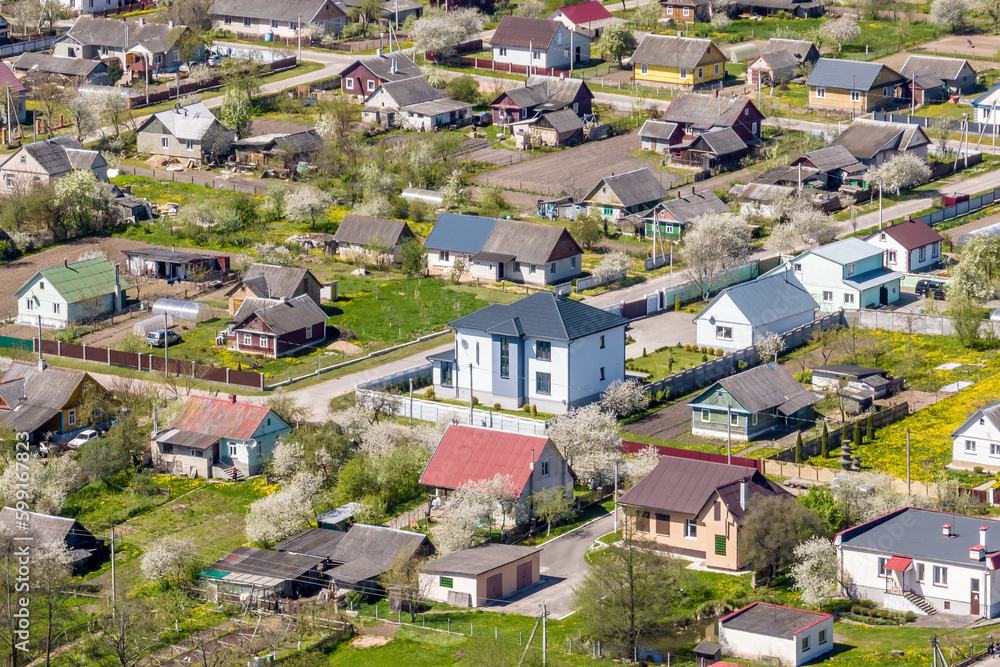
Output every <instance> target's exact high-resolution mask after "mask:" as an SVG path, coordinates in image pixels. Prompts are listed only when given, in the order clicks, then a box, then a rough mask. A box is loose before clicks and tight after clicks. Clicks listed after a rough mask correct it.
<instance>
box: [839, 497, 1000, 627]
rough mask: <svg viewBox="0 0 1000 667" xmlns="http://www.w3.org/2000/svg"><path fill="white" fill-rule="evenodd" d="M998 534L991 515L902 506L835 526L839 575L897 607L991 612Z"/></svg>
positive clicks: (996, 587) (997, 587) (994, 609)
mask: <svg viewBox="0 0 1000 667" xmlns="http://www.w3.org/2000/svg"><path fill="white" fill-rule="evenodd" d="M997 535H1000V522H998V521H995V520H993V519H991V518H986V517H981V516H965V515H962V514H954V513H952V512H940V511H936V510H928V509H920V508H916V507H903V508H901V509H898V510H896V511H894V512H890V513H888V514H886V515H884V516H881V517H879V518H877V519H873V520H872V521H868V522H865V523H863V524H861V525H858V526H854V527H853V528H848V529H847V530H842V531H840V532H839V533H837V536H836V537H835V538H834V542H833V543H834V546H835V547H836V549H837V564H838V575H837V581H838V582H843V581H846V580H848V579H849V580H850V582H851V583H852V585H853V587H854V591H855V592H856V594H857V595H858V596H859V597H862V598H865V599H868V600H873V601H875V602H877V603H880V604H881V605H882V606H884V607H885V608H886V609H892V610H894V611H899V612H907V611H912V612H913V613H915V614H917V615H918V616H926V615H931V614H937V613H946V614H957V615H962V616H972V617H978V618H996V617H997V616H998V615H1000V577H998V575H997V569H998V566H1000V549H997V541H996V540H997V539H998V538H997Z"/></svg>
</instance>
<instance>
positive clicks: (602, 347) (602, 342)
mask: <svg viewBox="0 0 1000 667" xmlns="http://www.w3.org/2000/svg"><path fill="white" fill-rule="evenodd" d="M600 348H601V349H602V350H603V349H604V334H601V338H600Z"/></svg>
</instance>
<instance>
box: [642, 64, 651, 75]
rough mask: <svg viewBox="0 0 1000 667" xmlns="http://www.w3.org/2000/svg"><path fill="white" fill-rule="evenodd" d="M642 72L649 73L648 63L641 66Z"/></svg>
mask: <svg viewBox="0 0 1000 667" xmlns="http://www.w3.org/2000/svg"><path fill="white" fill-rule="evenodd" d="M640 72H641V73H642V74H649V65H647V64H646V63H643V64H642V67H641V68H640Z"/></svg>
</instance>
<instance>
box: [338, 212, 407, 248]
mask: <svg viewBox="0 0 1000 667" xmlns="http://www.w3.org/2000/svg"><path fill="white" fill-rule="evenodd" d="M372 237H375V238H378V239H380V240H381V241H382V242H383V243H385V244H386V245H388V246H389V247H390V248H391V247H393V246H395V245H398V244H399V243H402V242H403V240H404V239H412V238H414V235H413V232H412V231H410V226H409V225H407V224H406V223H405V222H403V221H401V220H388V219H386V218H374V217H372V216H368V215H354V214H353V213H349V214H347V215H345V216H344V219H343V221H341V223H340V226H339V227H337V233H336V234H334V236H333V240H334V241H336V242H337V243H350V244H355V245H365V244H366V243H368V242H369V241H370V240H371V239H372Z"/></svg>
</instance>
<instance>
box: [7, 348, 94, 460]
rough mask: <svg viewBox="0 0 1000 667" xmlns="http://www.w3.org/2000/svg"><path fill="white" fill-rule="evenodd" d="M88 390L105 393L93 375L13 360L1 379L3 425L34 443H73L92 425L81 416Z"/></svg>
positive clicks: (41, 363) (39, 363) (42, 363)
mask: <svg viewBox="0 0 1000 667" xmlns="http://www.w3.org/2000/svg"><path fill="white" fill-rule="evenodd" d="M85 390H87V391H97V392H100V393H105V389H104V387H103V386H101V383H100V382H98V381H97V380H95V379H94V378H93V377H91V376H90V374H89V373H85V372H83V371H76V370H72V369H69V368H58V367H56V366H49V365H47V364H45V363H44V362H28V361H12V362H11V364H10V367H8V368H7V371H6V372H5V373H4V374H3V377H2V378H0V424H3V425H4V426H5V427H7V428H10V429H13V430H14V431H15V432H17V433H27V434H28V438H29V441H30V442H33V443H39V442H42V441H43V440H47V439H51V440H54V441H57V442H65V441H67V440H71V439H72V438H73V437H74V436H75V435H76V434H78V433H79V432H80V431H82V430H84V429H85V428H87V427H88V426H89V425H90V424H89V422H86V421H84V419H83V415H81V414H80V409H81V403H83V399H84V391H85Z"/></svg>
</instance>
